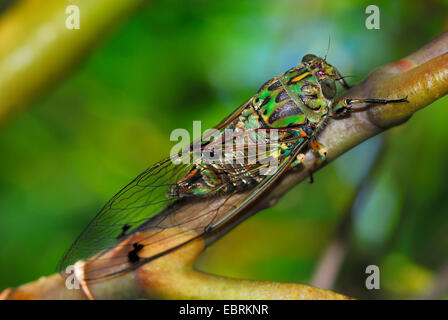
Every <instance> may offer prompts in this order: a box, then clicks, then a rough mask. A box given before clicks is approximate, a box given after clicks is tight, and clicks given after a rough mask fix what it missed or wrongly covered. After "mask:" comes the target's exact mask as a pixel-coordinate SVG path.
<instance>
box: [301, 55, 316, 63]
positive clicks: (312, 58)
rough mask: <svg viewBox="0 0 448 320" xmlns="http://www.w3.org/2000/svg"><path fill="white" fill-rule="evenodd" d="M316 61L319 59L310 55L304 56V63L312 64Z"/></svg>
mask: <svg viewBox="0 0 448 320" xmlns="http://www.w3.org/2000/svg"><path fill="white" fill-rule="evenodd" d="M314 59H317V56H316V55H314V54H311V53H309V54H306V55H304V56H303V58H302V63H311V62H312V61H313V60H314Z"/></svg>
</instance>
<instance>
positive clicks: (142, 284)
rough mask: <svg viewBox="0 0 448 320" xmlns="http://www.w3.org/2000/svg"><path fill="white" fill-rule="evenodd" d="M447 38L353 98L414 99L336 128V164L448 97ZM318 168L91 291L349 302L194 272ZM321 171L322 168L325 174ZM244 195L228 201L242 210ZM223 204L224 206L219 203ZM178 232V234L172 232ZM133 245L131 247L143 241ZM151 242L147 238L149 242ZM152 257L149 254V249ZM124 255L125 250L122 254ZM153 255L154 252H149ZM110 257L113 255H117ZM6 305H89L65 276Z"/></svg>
mask: <svg viewBox="0 0 448 320" xmlns="http://www.w3.org/2000/svg"><path fill="white" fill-rule="evenodd" d="M447 51H448V33H445V34H443V35H442V36H440V37H439V38H437V39H435V40H434V41H432V42H431V43H430V44H428V45H426V46H425V47H423V48H421V49H420V50H418V51H416V52H415V53H413V54H411V55H409V56H408V57H406V58H404V59H401V60H399V61H397V62H394V63H391V64H389V65H386V66H383V67H381V68H379V69H377V70H375V71H374V72H372V73H371V74H370V75H369V76H368V77H367V79H366V80H365V81H364V82H362V83H361V84H359V85H357V86H355V87H353V88H352V89H351V90H349V91H348V92H346V94H345V96H347V97H353V98H384V99H396V98H402V97H405V96H408V100H409V103H402V104H390V105H381V106H378V105H361V106H358V107H357V108H356V109H355V110H353V113H352V114H351V115H350V116H349V117H346V118H344V119H338V120H336V119H335V120H332V121H330V122H329V124H328V126H327V127H326V129H325V130H324V131H323V132H322V134H321V135H320V136H319V141H320V142H321V143H323V144H324V145H325V146H327V148H328V160H327V162H326V163H329V162H331V161H333V160H334V159H336V158H337V157H339V156H340V155H341V154H343V153H344V152H346V151H348V150H350V149H351V148H353V147H354V146H356V145H358V144H360V143H362V142H363V141H364V140H366V139H368V138H370V137H373V136H375V135H377V134H378V133H381V132H383V131H384V130H387V129H389V128H391V127H393V126H395V125H398V124H401V123H403V122H405V121H406V120H408V119H409V118H410V117H411V116H412V115H413V114H414V113H415V112H416V111H417V110H420V109H422V108H424V107H426V106H427V105H429V104H430V103H431V102H433V101H434V100H436V99H438V98H440V97H442V96H443V95H445V94H446V93H447V91H448V53H447ZM314 162H315V156H314V154H313V153H312V152H311V151H309V152H307V154H306V160H305V162H304V165H303V167H302V168H301V169H300V170H291V171H290V172H288V173H287V174H285V176H284V177H283V179H282V180H281V181H280V182H279V183H277V184H276V185H275V186H273V187H272V188H271V189H270V190H269V191H268V192H267V193H266V194H265V195H264V196H262V197H261V199H260V200H259V201H258V202H257V203H256V204H255V205H253V206H252V207H250V208H248V210H246V211H245V212H244V213H243V214H240V215H239V216H237V217H236V218H235V219H234V220H233V221H231V222H230V223H228V224H227V225H225V226H224V227H223V228H220V229H218V230H216V231H215V232H213V233H211V234H210V236H208V237H207V238H206V239H198V240H196V241H194V242H191V243H190V244H188V245H186V246H184V247H182V248H180V249H178V250H176V251H173V252H172V253H169V254H167V255H165V256H163V257H161V258H159V259H156V260H154V261H152V262H150V263H147V264H145V265H144V266H142V267H140V268H138V269H136V270H135V271H132V272H129V273H127V274H125V275H123V276H121V277H117V278H114V279H112V280H106V281H102V282H98V283H96V284H94V285H91V286H89V289H90V291H91V293H92V295H93V296H94V297H96V298H111V299H119V298H134V297H148V298H178V299H188V298H195V299H211V298H216V299H218V298H219V299H269V298H285V299H336V298H345V297H344V296H341V295H338V294H336V293H332V292H329V291H325V290H322V289H317V288H312V287H308V286H304V285H299V284H288V283H273V282H259V281H247V280H235V279H228V278H223V277H217V276H212V275H208V274H204V273H202V272H199V271H196V270H194V269H193V263H194V261H195V260H196V258H197V256H198V255H199V254H200V253H201V252H202V250H203V249H204V248H205V246H206V245H207V244H209V243H211V242H213V241H214V240H216V239H217V238H219V237H221V236H222V235H224V234H225V233H226V232H228V231H229V230H231V229H232V228H233V227H235V226H236V225H237V224H239V223H241V222H242V221H243V220H244V219H247V218H248V217H249V216H251V215H252V214H254V213H256V212H258V211H260V210H262V209H264V208H266V207H269V206H273V205H274V204H275V203H276V202H277V201H278V199H279V198H280V197H281V196H282V195H283V194H284V193H285V192H286V191H288V190H290V189H291V188H292V187H294V186H295V185H297V184H298V183H300V182H301V181H303V180H304V179H307V178H308V176H309V168H310V167H311V165H312V164H313V163H314ZM318 169H320V168H316V170H318ZM242 197H244V194H236V195H234V196H233V197H232V198H230V200H228V201H227V203H228V204H229V205H232V204H236V203H239V202H240V201H241V199H242ZM215 201H216V202H217V203H219V202H220V201H223V199H219V198H218V199H216V200H215ZM200 208H201V203H198V204H197V205H195V204H192V205H190V206H187V207H183V208H182V213H181V214H182V215H191V216H192V217H193V216H195V215H198V214H199V212H200ZM171 231H172V232H176V230H174V229H172V230H171ZM141 236H144V235H135V238H134V239H130V240H129V241H138V237H141ZM145 236H147V235H145ZM145 249H146V248H145ZM117 250H118V249H117ZM148 250H152V248H148ZM110 254H111V255H112V254H114V252H113V251H112V252H111V253H110ZM3 296H4V298H10V299H24V298H33V299H38V298H72V299H77V298H80V297H83V295H82V293H81V292H80V290H67V289H66V287H65V286H64V281H63V280H62V278H60V277H59V276H51V277H49V278H44V279H41V280H38V281H36V282H32V283H29V284H26V285H23V286H21V287H19V288H17V289H14V290H9V291H6V292H4V293H3Z"/></svg>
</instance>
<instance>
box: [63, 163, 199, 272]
mask: <svg viewBox="0 0 448 320" xmlns="http://www.w3.org/2000/svg"><path fill="white" fill-rule="evenodd" d="M192 166H193V164H183V163H180V164H175V163H173V161H171V158H168V159H165V160H163V161H161V162H159V163H157V164H155V165H154V166H152V167H150V168H149V169H147V170H145V171H144V172H142V173H141V174H140V175H139V176H137V177H136V178H135V179H134V180H133V181H132V182H130V183H129V184H128V185H127V186H126V187H124V188H123V189H122V190H121V191H119V192H118V193H117V194H116V195H115V196H114V197H113V198H112V199H110V200H109V202H108V203H107V204H106V205H105V206H104V207H103V208H102V209H101V211H100V212H99V213H98V214H97V215H96V216H95V217H94V218H93V220H92V221H91V222H90V224H89V225H88V226H87V227H86V228H85V229H84V231H83V232H82V233H81V234H80V235H79V237H78V238H77V240H76V241H75V242H74V243H73V245H72V246H71V247H70V249H69V250H68V251H67V253H66V254H65V255H64V257H63V259H62V260H61V262H60V263H59V270H60V271H61V272H62V271H64V270H65V268H66V267H68V266H70V265H73V264H74V263H75V262H77V261H79V260H82V259H86V258H89V257H91V256H92V255H94V254H97V253H98V252H100V251H102V250H105V249H108V248H112V247H114V246H116V245H117V244H118V243H120V242H121V241H122V240H123V238H126V236H127V235H128V234H130V233H132V232H133V230H135V229H136V228H137V227H138V226H140V225H142V224H143V223H144V222H145V221H147V220H148V219H150V218H151V217H153V216H154V215H155V214H157V213H158V212H160V211H161V210H163V209H164V208H166V207H168V206H170V205H172V204H173V203H174V202H175V201H176V199H175V198H173V197H170V196H169V194H168V193H169V189H170V187H171V186H172V185H173V184H175V183H176V182H177V181H178V180H180V179H181V178H182V177H184V176H185V175H186V174H187V173H188V172H189V170H191V168H192Z"/></svg>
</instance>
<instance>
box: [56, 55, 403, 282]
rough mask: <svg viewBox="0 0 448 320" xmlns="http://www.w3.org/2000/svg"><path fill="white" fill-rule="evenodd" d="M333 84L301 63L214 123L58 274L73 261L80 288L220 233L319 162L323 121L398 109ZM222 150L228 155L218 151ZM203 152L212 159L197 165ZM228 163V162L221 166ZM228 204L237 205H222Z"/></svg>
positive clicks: (334, 79) (117, 210) (163, 165)
mask: <svg viewBox="0 0 448 320" xmlns="http://www.w3.org/2000/svg"><path fill="white" fill-rule="evenodd" d="M337 84H339V85H341V86H342V87H343V88H345V89H347V88H349V86H348V85H347V83H346V81H345V80H344V78H343V77H342V76H341V74H340V73H339V71H338V70H337V69H336V68H335V67H333V66H332V65H330V64H329V63H327V61H326V59H323V58H320V57H317V56H315V55H313V54H307V55H305V56H304V57H303V58H302V60H301V62H300V63H299V65H298V66H296V67H293V68H291V69H289V70H287V71H285V72H284V73H282V74H281V75H279V76H276V77H273V78H272V79H270V80H268V81H267V82H266V83H264V84H263V85H262V86H261V88H260V89H259V90H258V91H257V92H256V93H255V94H254V95H253V96H252V97H251V98H250V99H249V100H247V101H246V102H245V103H243V104H242V105H241V106H240V107H238V108H237V109H236V110H235V111H234V112H232V113H231V114H230V115H229V116H228V117H226V118H225V119H224V120H223V121H221V122H220V123H219V124H218V125H217V126H216V127H215V128H214V129H215V131H214V135H213V137H212V136H210V135H209V136H207V135H205V136H204V137H203V139H201V141H199V142H198V141H195V142H193V143H192V144H191V145H189V146H188V147H187V148H185V149H184V150H183V152H182V153H181V154H180V153H179V154H178V155H176V157H173V156H171V157H168V158H166V159H165V160H162V161H160V162H158V163H157V164H155V165H153V166H152V167H150V168H148V169H147V170H145V171H144V172H143V173H141V174H140V175H139V176H137V177H136V178H135V179H134V180H133V181H132V182H131V183H129V184H128V185H127V186H126V187H124V188H123V189H122V190H121V191H120V192H118V193H117V194H116V195H115V196H114V197H113V198H112V199H111V200H110V201H109V202H108V203H107V204H106V205H105V206H104V207H103V208H102V210H101V211H100V212H99V213H98V214H97V215H96V216H95V217H94V219H93V220H92V221H91V223H90V224H89V225H88V226H87V227H86V229H85V230H84V231H83V232H82V233H81V235H80V236H79V237H78V239H77V240H76V241H75V242H74V244H73V245H72V246H71V248H70V249H69V250H68V252H67V253H66V254H65V256H64V258H63V259H62V261H61V263H60V265H59V268H60V270H61V271H64V270H65V268H66V267H67V266H69V265H72V264H74V263H75V262H77V261H80V260H83V261H84V262H83V272H82V275H81V277H82V279H79V280H81V281H82V282H83V283H87V284H88V283H89V282H92V281H98V280H101V279H106V278H110V277H113V276H117V275H119V274H122V273H124V272H127V271H129V270H132V269H135V268H137V267H139V266H141V265H143V264H146V263H149V262H150V261H152V260H154V259H157V258H158V257H161V256H163V255H164V254H166V253H168V252H171V251H173V250H175V249H177V248H180V247H182V246H183V245H185V244H187V243H189V242H191V241H193V240H195V239H197V238H200V237H204V236H206V235H208V234H209V233H211V232H214V231H215V230H218V229H220V228H223V227H224V226H226V224H227V223H229V221H231V220H232V219H234V218H235V217H237V216H238V215H239V214H240V213H242V212H243V210H245V209H246V208H247V207H248V206H249V205H251V204H253V203H254V202H256V201H257V199H259V198H260V196H261V195H262V194H263V193H264V192H265V191H266V189H267V188H269V187H270V186H271V185H272V184H273V183H274V182H276V181H277V180H278V179H279V178H280V177H281V176H282V175H284V174H285V172H287V171H288V170H292V169H293V168H294V167H297V166H300V164H301V162H302V161H303V160H304V154H305V152H306V151H307V150H308V149H309V148H311V149H312V150H314V151H315V152H316V153H317V154H318V157H317V159H318V161H325V156H326V153H327V150H326V148H325V147H324V146H323V145H322V144H320V143H319V142H318V141H317V138H318V134H319V132H320V131H321V130H323V128H324V127H325V124H326V122H327V120H328V119H329V117H333V116H337V115H341V114H345V113H347V112H349V111H350V108H351V107H352V106H353V105H354V104H356V103H373V104H386V103H401V102H406V101H407V100H406V98H403V99H397V100H384V99H351V98H342V99H340V100H338V99H337V98H336V96H337V91H338V90H337ZM227 131H230V132H231V134H225V133H226V132H227ZM228 142H232V143H231V148H230V149H229V148H224V146H225V145H226V143H228ZM267 146H268V148H266V147H267ZM262 147H263V148H262ZM267 149H268V150H267ZM223 150H224V154H225V156H222V154H223V152H222V151H223ZM251 150H252V152H250V151H251ZM260 150H262V151H263V152H262V151H260ZM206 151H207V152H208V155H211V156H215V155H216V154H221V157H214V160H213V161H207V160H210V159H204V157H201V156H199V157H197V155H198V154H199V155H202V154H203V153H204V152H206ZM229 155H230V156H232V155H233V156H234V157H230V158H231V159H230V160H229V157H228V156H229ZM174 158H176V159H174ZM193 158H194V159H195V160H194V161H185V160H191V159H193ZM272 164H274V165H272ZM235 195H238V196H239V198H238V199H239V200H238V202H237V203H236V204H235V202H231V203H229V202H228V201H227V200H228V199H230V198H231V197H234V196H235ZM193 206H194V210H192V209H191V208H193ZM136 235H144V236H140V237H136ZM135 239H138V241H136V240H135Z"/></svg>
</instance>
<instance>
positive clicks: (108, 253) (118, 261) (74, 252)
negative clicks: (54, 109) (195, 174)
mask: <svg viewBox="0 0 448 320" xmlns="http://www.w3.org/2000/svg"><path fill="white" fill-rule="evenodd" d="M283 141H288V142H289V143H291V140H290V139H289V138H284V140H283ZM305 141H306V140H304V139H303V138H300V139H296V140H294V143H293V145H292V146H293V147H292V148H291V150H290V151H291V152H289V153H286V154H284V155H280V156H278V162H279V166H278V167H277V169H276V170H275V171H274V172H273V173H272V174H271V175H266V176H263V177H262V178H260V179H259V180H258V181H257V183H256V185H253V186H252V187H251V189H249V190H248V189H244V190H242V189H234V190H233V191H232V192H224V193H223V192H219V191H220V190H221V191H222V190H223V189H225V188H224V187H225V186H226V183H231V182H226V183H223V184H221V185H219V187H217V188H216V190H212V192H210V194H209V195H208V196H206V197H201V196H197V197H194V196H191V197H183V198H179V197H173V196H170V195H169V194H170V192H169V191H170V190H171V188H172V186H173V185H176V184H177V183H179V181H183V180H185V177H187V176H189V174H190V173H191V171H192V170H193V169H194V168H196V166H197V165H195V164H193V163H192V164H175V163H173V161H171V159H170V158H168V159H165V160H163V161H161V162H159V163H157V164H156V165H154V166H152V167H151V168H149V169H148V170H146V171H144V172H143V173H142V174H140V175H139V176H138V177H137V178H135V179H134V180H133V181H132V182H131V183H130V184H129V185H127V186H126V187H125V188H123V189H122V190H121V191H120V192H119V193H118V194H116V195H115V196H114V197H113V198H112V199H111V200H110V201H109V202H108V203H107V204H106V205H105V206H104V208H103V209H102V210H101V211H100V212H99V213H98V214H97V215H96V216H95V218H94V219H93V220H92V222H91V223H90V224H89V225H88V226H87V228H86V229H85V230H84V231H83V232H82V233H81V235H80V236H79V237H78V239H77V240H76V241H75V243H74V244H73V245H72V247H71V248H70V249H69V250H68V252H67V253H66V255H65V256H64V258H63V259H62V261H61V263H60V265H59V269H60V271H64V270H65V268H66V267H67V266H70V265H73V264H74V263H75V262H77V261H79V260H85V259H87V260H86V263H85V270H84V278H85V279H84V280H85V281H95V280H100V279H104V278H108V277H112V276H114V275H117V274H119V273H122V272H125V271H127V270H130V269H133V268H136V267H138V266H140V265H142V264H144V263H147V262H148V261H151V260H153V259H155V258H157V257H160V256H161V255H163V254H165V253H167V252H170V251H172V250H174V249H176V248H179V247H180V246H182V245H184V244H186V243H188V242H190V241H192V240H194V239H196V238H198V237H201V236H203V235H205V234H206V233H208V232H211V231H212V230H214V229H216V228H218V227H220V226H221V225H223V224H224V223H226V222H227V221H229V220H230V219H231V218H232V217H234V216H235V215H237V214H238V213H239V212H241V211H242V210H243V209H244V208H245V207H247V206H248V205H249V204H250V203H252V202H253V201H254V200H255V199H256V198H257V197H258V196H259V195H260V194H261V193H262V192H263V191H264V190H265V189H266V188H268V187H269V186H270V185H271V184H272V183H273V182H274V181H275V180H276V179H278V177H280V176H281V174H282V173H283V172H284V171H285V170H286V169H287V168H288V167H289V166H290V164H291V162H292V161H293V160H294V158H295V156H296V155H297V154H298V152H299V151H300V149H301V148H302V146H303V145H304V142H305ZM214 143H216V142H214ZM201 148H203V146H201ZM245 148H247V145H245V146H244V148H243V150H246V149H245ZM191 152H193V151H191ZM257 155H258V154H257ZM259 156H260V157H263V155H259ZM264 156H265V155H264ZM265 157H266V156H265ZM270 157H272V155H270ZM246 160H247V159H246ZM263 160H266V159H265V158H261V159H259V161H257V162H255V163H252V164H250V165H247V164H238V163H234V164H232V165H230V166H222V167H220V169H216V170H217V171H219V170H223V171H226V175H227V176H231V178H232V181H238V180H239V179H247V178H248V177H250V176H258V173H257V170H260V169H261V168H263V167H264V166H265V165H264V164H263V163H266V161H263ZM215 191H216V192H215ZM233 197H235V198H234V199H232V201H229V199H230V198H233ZM235 199H236V200H235Z"/></svg>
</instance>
